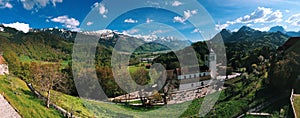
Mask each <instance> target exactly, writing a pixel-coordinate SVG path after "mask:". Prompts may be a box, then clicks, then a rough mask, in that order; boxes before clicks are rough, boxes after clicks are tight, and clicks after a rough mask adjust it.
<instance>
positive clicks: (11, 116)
mask: <svg viewBox="0 0 300 118" xmlns="http://www.w3.org/2000/svg"><path fill="white" fill-rule="evenodd" d="M0 118H21V116H20V115H19V114H18V113H17V112H16V111H15V109H14V108H13V107H12V106H10V104H9V103H8V102H7V101H6V100H5V99H4V97H3V96H2V95H1V94H0Z"/></svg>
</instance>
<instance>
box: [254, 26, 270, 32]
mask: <svg viewBox="0 0 300 118" xmlns="http://www.w3.org/2000/svg"><path fill="white" fill-rule="evenodd" d="M254 29H255V30H259V31H269V30H270V27H262V28H254Z"/></svg>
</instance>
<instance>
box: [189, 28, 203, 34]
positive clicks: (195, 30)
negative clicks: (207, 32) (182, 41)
mask: <svg viewBox="0 0 300 118" xmlns="http://www.w3.org/2000/svg"><path fill="white" fill-rule="evenodd" d="M191 33H201V30H200V29H198V28H195V29H194V30H193V31H192V32H191Z"/></svg>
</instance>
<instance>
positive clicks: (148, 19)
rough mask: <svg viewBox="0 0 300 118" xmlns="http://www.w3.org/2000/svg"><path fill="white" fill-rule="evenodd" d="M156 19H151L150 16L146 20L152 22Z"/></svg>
mask: <svg viewBox="0 0 300 118" xmlns="http://www.w3.org/2000/svg"><path fill="white" fill-rule="evenodd" d="M153 21H154V20H152V19H150V18H147V20H146V23H151V22H153Z"/></svg>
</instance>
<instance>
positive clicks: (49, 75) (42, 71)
mask: <svg viewBox="0 0 300 118" xmlns="http://www.w3.org/2000/svg"><path fill="white" fill-rule="evenodd" d="M31 74H32V77H33V84H34V85H36V86H37V88H38V89H39V90H41V91H42V92H46V93H47V96H46V106H47V108H49V107H50V103H51V101H50V99H51V90H53V89H54V88H58V87H61V88H63V86H60V85H61V84H62V83H64V80H66V76H65V74H63V73H61V72H60V66H59V65H58V64H40V65H39V64H36V63H33V64H32V65H31Z"/></svg>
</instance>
